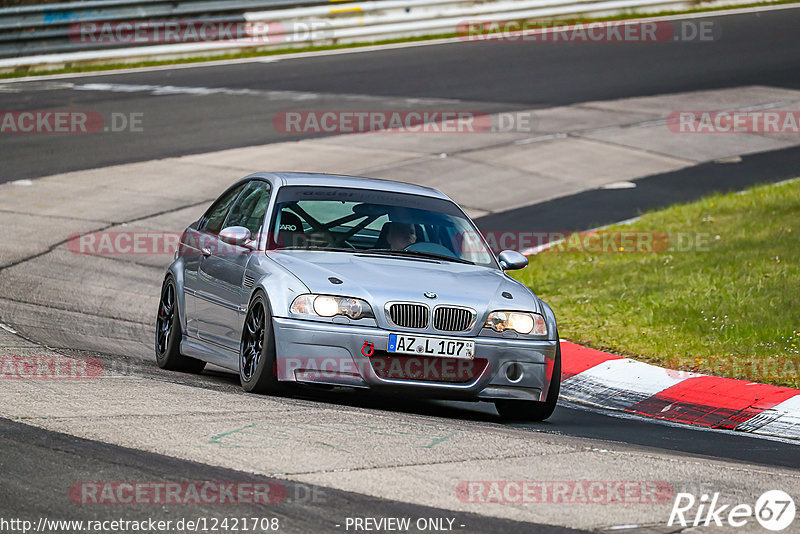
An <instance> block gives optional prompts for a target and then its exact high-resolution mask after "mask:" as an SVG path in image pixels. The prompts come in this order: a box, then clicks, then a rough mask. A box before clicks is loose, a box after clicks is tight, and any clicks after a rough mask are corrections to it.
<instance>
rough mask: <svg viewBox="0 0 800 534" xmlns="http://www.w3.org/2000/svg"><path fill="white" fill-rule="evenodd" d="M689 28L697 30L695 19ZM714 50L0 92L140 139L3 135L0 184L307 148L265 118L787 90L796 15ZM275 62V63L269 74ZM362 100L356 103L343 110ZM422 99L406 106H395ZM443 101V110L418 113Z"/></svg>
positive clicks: (766, 17) (644, 50)
mask: <svg viewBox="0 0 800 534" xmlns="http://www.w3.org/2000/svg"><path fill="white" fill-rule="evenodd" d="M698 20H699V19H698ZM702 20H704V21H710V22H712V23H713V25H714V28H715V30H714V31H715V34H718V35H719V39H717V40H715V41H712V42H664V43H611V42H608V43H598V42H591V43H583V42H572V43H569V42H566V43H565V42H552V43H530V42H528V43H521V42H498V41H491V42H468V43H460V42H459V43H452V44H442V45H435V46H425V47H409V48H398V49H390V50H381V51H374V52H368V53H349V54H340V55H327V56H320V57H310V58H305V59H292V60H284V61H281V60H279V57H275V58H271V60H272V61H273V62H259V61H254V62H248V63H239V64H230V65H225V66H214V67H201V66H197V67H192V68H181V69H174V70H156V71H148V72H136V73H126V74H110V75H103V76H82V77H73V78H62V79H59V80H57V81H53V82H24V81H21V82H14V83H10V84H6V85H0V89H2V90H0V109H2V110H9V111H10V110H18V111H19V110H59V109H70V110H89V111H97V112H99V113H101V114H103V116H104V117H109V116H110V114H111V113H112V112H117V113H143V126H144V128H145V132H146V134H141V133H136V132H127V133H119V132H117V133H111V132H109V133H105V134H104V133H98V134H93V135H86V136H81V135H65V134H46V135H31V134H15V135H13V136H5V137H4V138H3V140H2V143H1V144H0V160H2V166H1V167H0V182H3V181H8V180H16V179H24V178H32V177H36V176H44V175H50V174H55V173H60V172H68V171H72V170H79V169H87V168H95V167H102V166H107V165H113V164H118V163H128V162H132V161H144V160H151V159H156V158H162V157H168V156H176V155H184V154H192V153H201V152H209V151H215V150H222V149H226V148H233V147H240V146H251V145H259V144H265V143H271V142H277V141H287V140H292V139H300V138H303V137H310V136H311V135H299V134H292V135H287V134H284V133H281V132H278V131H276V130H275V128H274V127H273V125H272V119H273V116H274V115H275V113H276V112H277V111H281V110H287V109H293V110H304V109H310V110H321V109H336V110H348V109H349V110H354V109H355V110H366V109H389V110H394V109H408V107H409V106H412V107H413V109H415V110H420V109H422V110H451V109H462V110H464V109H466V110H472V111H483V112H486V113H495V112H500V111H510V110H518V109H532V108H546V107H553V106H559V105H567V104H574V103H580V102H589V101H595V100H612V99H618V98H626V97H634V96H647V95H656V94H669V93H676V92H685V91H698V90H703V89H721V88H729V87H739V86H745V85H765V86H774V87H784V88H793V89H798V88H800V75H798V72H800V34H798V32H797V27H798V26H800V10H799V9H781V10H776V11H764V12H760V13H755V14H739V15H726V16H714V17H710V18H704V19H702ZM276 59H278V61H274V60H276ZM58 82H61V83H74V84H92V83H105V84H108V83H112V84H128V85H152V86H165V85H170V86H175V87H190V88H226V89H232V90H245V89H246V90H250V91H292V92H299V93H302V94H303V95H306V96H307V95H314V96H315V98H313V99H310V100H296V99H293V97H292V95H284V96H282V97H281V96H280V95H273V96H271V97H269V98H265V97H264V95H257V94H256V95H250V96H247V95H238V96H231V95H229V94H212V95H206V96H202V97H198V96H196V95H192V94H171V95H161V96H152V95H151V94H150V93H149V92H147V91H135V92H111V91H85V90H84V91H76V90H74V89H58ZM18 90H19V91H21V92H16V91H18ZM346 95H362V96H363V95H366V96H368V97H369V99H363V98H354V99H348V98H346ZM415 98H417V99H425V100H423V101H422V102H408V101H407V99H415ZM429 99H444V101H443V102H442V101H438V102H437V101H428V100H429Z"/></svg>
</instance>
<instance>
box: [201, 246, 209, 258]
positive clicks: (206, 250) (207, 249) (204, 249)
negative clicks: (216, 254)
mask: <svg viewBox="0 0 800 534" xmlns="http://www.w3.org/2000/svg"><path fill="white" fill-rule="evenodd" d="M200 252H202V253H203V256H204V257H206V258H207V257H209V256H211V248H210V247H203V248H201V249H200Z"/></svg>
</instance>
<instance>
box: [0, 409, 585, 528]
mask: <svg viewBox="0 0 800 534" xmlns="http://www.w3.org/2000/svg"><path fill="white" fill-rule="evenodd" d="M0 450H2V451H3V454H2V458H0V467H2V469H3V485H2V489H0V497H2V500H3V503H4V507H8V510H13V511H14V512H13V515H14V517H16V518H20V519H27V520H30V521H33V522H34V524H36V522H37V521H38V518H41V517H45V518H48V519H51V520H58V519H68V520H78V521H80V520H84V521H85V520H113V519H119V518H120V517H124V518H125V519H126V520H128V521H141V520H147V519H148V518H155V519H171V520H173V521H177V520H179V519H181V518H187V519H189V520H194V519H197V518H201V517H205V518H212V517H218V518H221V517H226V516H227V517H241V516H242V510H243V509H245V508H246V514H245V515H246V516H247V517H248V518H252V517H261V518H277V519H278V520H279V521H280V532H297V533H303V532H335V531H344V528H343V525H344V524H345V518H346V516H351V517H413V518H420V517H426V518H427V517H431V518H450V519H453V520H454V521H453V525H454V530H455V531H456V532H458V531H462V532H470V533H472V532H479V533H486V534H494V533H497V532H523V531H524V532H532V533H538V532H555V533H562V532H563V533H569V532H579V531H577V530H573V529H569V528H563V527H556V526H552V525H537V524H535V523H527V522H526V523H523V522H518V521H510V520H507V519H499V518H493V517H484V516H480V515H477V514H470V513H463V512H452V511H449V510H440V509H436V508H431V507H426V506H418V505H413V504H408V503H402V502H398V501H389V500H385V499H378V498H375V497H370V496H367V495H360V494H357V493H350V492H345V491H337V490H333V489H330V488H319V487H314V486H309V485H307V484H297V483H292V482H286V481H283V480H276V479H269V478H266V477H261V476H256V475H252V474H247V473H242V472H238V471H232V470H230V469H224V468H220V467H212V466H208V465H203V464H199V463H195V462H189V461H185V460H179V459H175V458H170V457H167V456H161V455H158V454H153V453H146V452H142V451H138V450H134V449H127V448H124V447H117V446H114V445H108V444H105V443H100V442H97V441H90V440H85V439H80V438H76V437H73V436H68V435H66V434H60V433H58V432H50V431H47V430H42V429H38V428H34V427H31V426H27V425H23V424H20V423H15V422H13V421H9V420H7V419H0ZM34 472H35V473H36V477H35V478H32V477H31V474H32V473H34ZM165 475H166V476H168V477H169V480H171V481H175V482H197V481H203V480H224V481H226V483H227V482H234V483H250V484H255V483H270V484H281V485H283V486H284V487H285V500H284V501H283V502H281V503H266V504H262V505H244V506H242V505H236V506H231V505H230V504H225V503H223V504H207V503H202V504H193V503H188V504H171V505H170V504H165V505H162V506H160V507H159V508H160V510H159V511H158V513H154V511H153V509H152V508H153V506H152V505H124V504H123V505H109V504H96V505H91V504H89V505H83V506H76V505H75V503H74V502H73V501H72V500H71V499H70V497H69V495H70V493H69V489H70V485H71V484H72V483H74V481H76V480H80V481H83V482H89V483H91V482H92V481H98V480H140V481H148V480H155V479H157V478H159V477H164V476H165ZM54 495H58V496H59V497H57V498H53V496H54ZM320 501H321V502H322V503H323V504H322V505H321V502H320ZM76 530H77V529H76ZM174 530H175V529H174V528H173V529H170V531H174ZM198 530H199V529H198ZM409 532H417V530H416V529H411V530H409Z"/></svg>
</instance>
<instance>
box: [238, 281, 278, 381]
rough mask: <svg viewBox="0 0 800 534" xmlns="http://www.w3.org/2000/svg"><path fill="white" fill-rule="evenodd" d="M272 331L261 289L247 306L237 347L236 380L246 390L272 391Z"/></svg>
mask: <svg viewBox="0 0 800 534" xmlns="http://www.w3.org/2000/svg"><path fill="white" fill-rule="evenodd" d="M275 361H276V360H275V334H274V332H273V330H272V313H271V312H270V308H269V303H268V302H267V298H266V296H265V295H264V293H262V292H260V291H259V292H258V293H256V294H255V296H254V297H253V299H252V300H251V301H250V305H249V306H248V307H247V317H246V318H245V320H244V328H243V329H242V342H241V344H240V348H239V381H240V382H241V384H242V387H243V388H244V390H245V391H247V392H249V393H261V394H263V393H275V392H277V391H278V387H279V383H278V377H277V376H276V374H275V371H276V365H275Z"/></svg>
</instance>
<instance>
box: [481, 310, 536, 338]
mask: <svg viewBox="0 0 800 534" xmlns="http://www.w3.org/2000/svg"><path fill="white" fill-rule="evenodd" d="M484 326H485V327H486V328H491V329H492V330H494V331H495V332H504V331H506V330H513V331H515V332H517V333H518V334H532V335H534V336H546V335H547V323H546V322H545V320H544V317H542V316H541V315H539V314H538V313H528V312H516V311H495V312H492V313H490V314H489V317H488V319H486V324H485V325H484Z"/></svg>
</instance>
